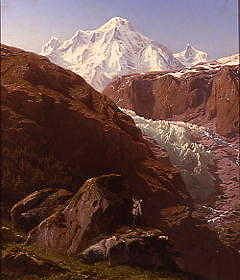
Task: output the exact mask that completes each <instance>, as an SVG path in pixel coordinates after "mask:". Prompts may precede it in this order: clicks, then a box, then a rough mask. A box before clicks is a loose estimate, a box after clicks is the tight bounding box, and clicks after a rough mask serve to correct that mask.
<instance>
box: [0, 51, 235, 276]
mask: <svg viewBox="0 0 240 280" xmlns="http://www.w3.org/2000/svg"><path fill="white" fill-rule="evenodd" d="M1 51H2V59H1V62H2V67H1V71H2V118H3V121H2V132H3V138H2V140H3V147H4V150H3V181H2V185H3V192H2V193H3V195H4V198H5V201H4V202H5V203H6V204H7V205H5V207H6V209H9V208H8V207H9V205H11V204H13V202H15V201H17V200H19V199H22V198H23V200H22V201H20V202H18V203H17V204H16V205H15V206H14V207H13V209H12V218H13V219H14V220H15V221H16V222H17V223H18V221H19V220H18V217H21V218H22V220H21V219H20V220H21V221H29V220H28V218H29V214H31V215H32V217H34V223H31V222H29V224H28V227H27V228H25V229H26V230H27V231H28V230H29V228H30V227H33V229H31V230H30V232H29V238H28V242H30V243H33V244H35V245H38V246H40V247H44V248H45V249H47V250H57V251H60V252H61V253H64V254H71V255H74V256H75V257H76V256H78V255H79V254H80V253H81V252H82V250H83V249H86V248H87V247H88V246H90V245H91V244H95V243H97V242H98V241H99V238H101V237H109V236H111V235H112V234H114V233H116V232H117V231H119V230H121V231H122V232H123V234H125V233H126V232H125V230H124V228H125V227H127V226H130V227H132V226H133V224H132V220H131V219H132V215H131V211H130V209H131V207H132V204H131V203H132V198H133V196H134V197H137V198H138V199H141V200H142V203H143V204H142V215H141V222H140V225H141V227H142V229H143V230H144V232H148V230H147V228H151V229H152V230H154V229H157V230H160V231H161V232H162V233H163V234H164V235H166V236H167V237H168V238H169V240H170V243H171V248H172V251H171V252H170V253H171V257H173V261H174V263H175V265H176V266H177V267H178V269H180V270H182V271H185V272H188V273H192V274H194V275H198V276H201V277H205V278H206V279H224V280H225V279H231V280H235V279H237V277H238V274H237V268H238V262H239V254H238V252H236V250H233V249H231V248H228V246H226V245H224V244H223V243H222V242H221V241H220V240H219V237H218V235H217V233H216V232H215V231H214V230H211V229H210V228H209V226H208V225H207V224H206V221H205V220H202V219H199V218H196V217H194V216H193V208H192V200H191V197H190V196H189V194H188V191H187V189H186V187H185V185H184V183H183V181H182V179H181V176H180V172H179V170H178V169H177V168H176V167H174V166H173V165H172V164H171V163H170V161H169V159H168V157H167V156H166V155H165V156H164V157H161V156H159V157H157V156H155V155H154V153H153V151H152V149H151V148H150V142H148V141H147V140H144V138H143V137H142V134H141V132H140V130H139V129H138V128H137V127H136V126H135V124H134V122H133V120H132V119H131V118H130V117H129V116H127V115H126V114H124V113H123V112H122V111H121V110H120V109H119V108H118V107H117V106H116V105H115V104H114V102H112V101H111V100H110V99H108V97H105V96H102V95H100V94H99V93H97V92H96V91H95V90H94V89H92V88H91V87H90V86H89V85H88V84H87V83H86V82H85V81H84V80H83V79H82V78H81V77H79V76H78V75H76V74H74V73H72V72H70V71H68V70H64V69H63V68H60V67H58V66H56V65H54V64H52V63H51V62H50V61H49V60H48V59H46V58H45V57H41V56H38V55H35V54H33V53H29V52H24V51H22V50H19V49H15V48H11V47H8V46H2V47H1ZM113 173H114V174H113ZM45 187H48V188H50V187H51V188H54V191H53V192H52V193H51V194H50V193H48V195H45V194H44V192H41V190H42V189H45ZM56 188H57V189H59V192H56ZM60 189H61V190H60ZM62 189H66V190H67V192H65V191H64V190H62ZM33 191H39V192H37V193H36V192H35V193H34V194H32V195H30V197H29V196H28V197H27V198H24V197H25V195H26V194H31V193H32V192H33ZM69 191H71V193H73V195H72V194H71V193H70V192H69ZM43 194H44V195H43ZM66 195H67V196H66ZM36 200H37V201H36ZM55 204H59V208H58V207H56V208H55V206H57V205H55ZM7 206H8V207H7ZM45 207H49V212H48V213H46V212H47V211H46V208H45ZM6 213H7V212H6ZM37 213H39V216H38V215H37ZM26 214H27V215H26ZM34 215H35V216H34ZM97 239H98V240H97ZM144 240H145V238H144ZM138 242H141V239H140V241H138ZM161 244H162V243H161V242H160V244H159V246H160V247H161V246H162V245H161ZM164 244H165V243H164ZM169 245H170V244H169ZM141 248H145V246H143V247H141ZM141 248H140V249H141ZM114 250H115V249H114V248H113V251H114ZM140 251H141V250H140ZM158 253H159V252H158ZM143 256H144V254H142V255H140V257H143ZM116 257H117V256H116ZM111 258H113V259H114V255H111ZM159 259H162V256H160V257H159ZM226 260H227V262H228V267H226V266H225V265H224V264H225V263H226Z"/></svg>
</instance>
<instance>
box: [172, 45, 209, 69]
mask: <svg viewBox="0 0 240 280" xmlns="http://www.w3.org/2000/svg"><path fill="white" fill-rule="evenodd" d="M174 57H175V58H177V59H178V60H179V61H180V62H181V63H182V64H183V65H185V66H188V67H189V66H193V65H196V64H198V63H201V62H206V61H207V59H208V54H207V53H205V52H203V51H200V50H197V49H196V48H194V47H193V46H191V44H187V47H186V49H184V50H183V51H182V52H179V53H175V54H174Z"/></svg>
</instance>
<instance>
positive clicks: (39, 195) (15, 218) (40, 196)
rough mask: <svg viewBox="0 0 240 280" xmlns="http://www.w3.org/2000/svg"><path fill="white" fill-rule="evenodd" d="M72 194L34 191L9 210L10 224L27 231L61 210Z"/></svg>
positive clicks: (47, 190) (46, 190) (59, 190)
mask: <svg viewBox="0 0 240 280" xmlns="http://www.w3.org/2000/svg"><path fill="white" fill-rule="evenodd" d="M71 197H72V193H71V192H69V191H67V190H64V189H53V188H47V189H42V190H39V191H36V192H34V193H32V194H30V195H28V196H27V197H25V198H24V199H22V200H20V201H19V202H17V203H16V204H15V205H14V206H13V207H12V209H11V212H10V215H11V219H12V222H13V223H14V224H15V225H17V226H18V227H20V228H21V229H23V230H25V231H29V230H30V229H32V228H33V227H35V226H37V225H38V224H39V223H40V222H42V221H43V220H45V219H46V218H47V217H48V216H50V215H51V214H53V213H55V212H56V211H58V210H60V209H62V208H63V207H64V205H65V204H66V203H67V201H68V200H69V199H70V198H71Z"/></svg>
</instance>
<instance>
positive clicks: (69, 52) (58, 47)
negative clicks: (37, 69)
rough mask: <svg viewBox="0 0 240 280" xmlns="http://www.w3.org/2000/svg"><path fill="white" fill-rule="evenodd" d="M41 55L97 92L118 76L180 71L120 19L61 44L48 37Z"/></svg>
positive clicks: (178, 65)
mask: <svg viewBox="0 0 240 280" xmlns="http://www.w3.org/2000/svg"><path fill="white" fill-rule="evenodd" d="M41 54H42V55H45V56H47V57H48V58H49V59H50V60H51V61H52V62H54V63H56V64H58V65H60V66H63V67H65V68H68V69H70V70H72V71H73V72H75V73H77V74H79V75H81V76H82V77H83V78H84V79H85V80H86V81H87V82H88V83H89V84H91V85H92V86H93V87H94V88H95V89H97V90H99V91H102V90H103V89H104V87H105V86H106V85H107V84H108V83H109V82H110V81H111V80H112V79H113V78H116V77H118V76H122V75H126V74H131V73H137V72H149V71H159V70H178V69H181V68H182V67H183V65H182V63H181V62H179V61H178V60H177V59H176V58H175V57H174V56H173V54H172V53H171V52H170V51H169V50H168V49H167V48H166V47H165V46H163V45H160V44H158V43H156V42H154V41H152V40H151V39H149V38H147V37H146V36H144V35H142V34H140V33H139V32H137V31H135V30H134V28H133V27H132V25H131V24H130V23H129V21H128V20H127V19H124V18H121V17H114V18H112V19H110V20H109V21H108V22H106V23H105V24H103V25H102V26H100V27H99V28H97V29H95V30H85V31H83V30H79V31H77V32H76V33H75V34H74V35H73V37H72V38H70V39H69V40H66V41H64V42H61V41H60V40H58V39H57V38H55V37H52V38H51V39H50V41H49V42H48V43H47V44H46V45H44V46H43V48H42V53H41Z"/></svg>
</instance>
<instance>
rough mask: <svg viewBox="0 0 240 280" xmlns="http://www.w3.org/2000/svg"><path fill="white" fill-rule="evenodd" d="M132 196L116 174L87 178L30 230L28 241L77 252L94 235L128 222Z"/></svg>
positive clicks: (90, 240)
mask: <svg viewBox="0 0 240 280" xmlns="http://www.w3.org/2000/svg"><path fill="white" fill-rule="evenodd" d="M130 213H131V196H129V194H127V192H126V186H124V184H123V182H122V177H121V176H119V175H117V174H110V175H103V176H100V177H97V178H92V179H89V180H87V181H86V182H85V184H84V185H83V186H82V187H81V188H80V189H79V191H78V192H77V193H76V194H75V196H74V197H73V198H72V199H71V201H70V202H69V204H68V205H67V206H66V207H65V208H64V209H63V210H62V211H58V212H56V213H54V214H53V215H51V216H50V217H49V218H47V219H46V220H44V221H43V222H41V224H40V225H39V226H37V227H36V228H35V229H33V230H32V231H31V232H30V234H29V237H28V241H29V242H30V241H31V242H34V243H37V244H39V245H40V246H41V247H44V248H47V249H51V248H52V249H53V250H57V251H58V252H61V253H65V254H70V255H76V254H78V253H79V252H80V251H81V250H82V249H83V248H86V246H88V245H89V244H90V242H92V240H93V239H94V238H96V237H97V236H98V235H100V234H103V233H111V232H113V231H114V230H116V228H117V227H119V226H120V225H124V224H128V223H130V218H131V217H130Z"/></svg>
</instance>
